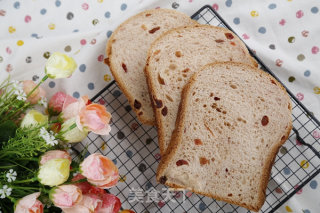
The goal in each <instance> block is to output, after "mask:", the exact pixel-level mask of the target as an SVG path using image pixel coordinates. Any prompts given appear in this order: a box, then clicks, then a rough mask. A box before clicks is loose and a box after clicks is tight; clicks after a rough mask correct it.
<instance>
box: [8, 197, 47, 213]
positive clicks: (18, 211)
mask: <svg viewBox="0 0 320 213" xmlns="http://www.w3.org/2000/svg"><path fill="white" fill-rule="evenodd" d="M39 196H40V192H36V193H33V194H30V195H27V196H25V197H23V198H22V199H20V200H18V202H17V205H16V208H15V210H14V212H15V213H43V204H42V203H41V202H40V201H39V200H38V199H37V198H38V197H39Z"/></svg>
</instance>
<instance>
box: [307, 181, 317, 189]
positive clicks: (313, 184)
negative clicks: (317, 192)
mask: <svg viewBox="0 0 320 213" xmlns="http://www.w3.org/2000/svg"><path fill="white" fill-rule="evenodd" d="M309 185H310V188H311V189H316V188H317V186H318V182H317V181H316V180H312V181H311V182H310V184H309Z"/></svg>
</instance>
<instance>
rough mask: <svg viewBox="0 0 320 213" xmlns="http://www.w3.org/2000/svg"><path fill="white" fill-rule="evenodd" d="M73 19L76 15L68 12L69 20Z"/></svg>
mask: <svg viewBox="0 0 320 213" xmlns="http://www.w3.org/2000/svg"><path fill="white" fill-rule="evenodd" d="M73 17H74V14H73V13H72V12H68V13H67V19H68V20H72V19H73Z"/></svg>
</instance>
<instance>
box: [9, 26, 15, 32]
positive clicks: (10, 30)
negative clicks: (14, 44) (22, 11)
mask: <svg viewBox="0 0 320 213" xmlns="http://www.w3.org/2000/svg"><path fill="white" fill-rule="evenodd" d="M8 31H9V33H14V32H16V28H14V27H13V26H10V27H9V28H8Z"/></svg>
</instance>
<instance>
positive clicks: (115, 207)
mask: <svg viewBox="0 0 320 213" xmlns="http://www.w3.org/2000/svg"><path fill="white" fill-rule="evenodd" d="M101 198H102V205H101V207H100V208H99V209H98V210H97V213H106V212H108V213H117V212H119V210H120V207H121V202H120V199H119V198H118V197H116V196H114V195H113V194H103V195H102V197H101Z"/></svg>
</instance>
